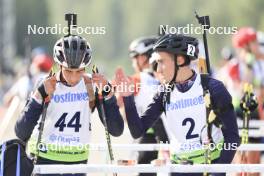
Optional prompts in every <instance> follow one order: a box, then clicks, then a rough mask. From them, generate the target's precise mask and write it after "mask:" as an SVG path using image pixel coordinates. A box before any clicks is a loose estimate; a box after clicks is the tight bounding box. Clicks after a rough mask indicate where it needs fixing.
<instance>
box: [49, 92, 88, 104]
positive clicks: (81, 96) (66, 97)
mask: <svg viewBox="0 0 264 176" xmlns="http://www.w3.org/2000/svg"><path fill="white" fill-rule="evenodd" d="M51 100H53V101H54V102H55V103H67V102H78V101H87V100H88V93H87V92H80V93H71V92H68V93H64V94H54V95H53V96H52V97H51Z"/></svg>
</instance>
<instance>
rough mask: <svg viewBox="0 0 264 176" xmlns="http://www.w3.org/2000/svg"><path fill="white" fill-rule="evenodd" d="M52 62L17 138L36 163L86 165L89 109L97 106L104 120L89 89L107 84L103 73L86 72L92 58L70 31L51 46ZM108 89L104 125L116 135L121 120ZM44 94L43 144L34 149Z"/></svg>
mask: <svg viewBox="0 0 264 176" xmlns="http://www.w3.org/2000/svg"><path fill="white" fill-rule="evenodd" d="M54 60H55V62H56V63H57V64H58V65H59V68H60V69H59V72H58V73H56V74H54V75H50V76H49V77H47V78H46V79H45V80H44V81H43V82H42V83H41V84H40V85H39V86H38V88H37V90H35V91H34V92H33V94H32V96H31V97H30V99H29V101H28V102H27V104H26V106H25V108H24V111H23V112H22V114H21V118H20V119H19V120H18V121H17V123H16V127H15V132H16V135H17V137H18V138H20V139H21V140H23V141H26V142H28V150H29V153H30V154H31V155H37V156H38V159H37V164H80V163H86V162H87V160H88V158H89V157H88V156H89V143H91V139H90V136H91V132H92V131H91V113H92V112H93V111H94V109H95V108H96V107H97V109H98V113H99V117H100V120H101V121H102V122H104V120H105V119H102V118H103V116H102V109H101V107H100V108H99V103H98V102H99V101H98V97H97V96H96V95H97V94H94V90H93V88H94V86H96V87H97V89H99V91H100V89H101V90H106V89H103V87H104V86H105V85H108V86H109V85H110V84H109V83H108V81H107V80H106V79H105V77H104V76H103V75H102V74H99V73H94V74H92V76H89V75H87V74H86V73H85V68H86V67H88V65H89V64H90V62H91V47H90V44H89V43H88V42H87V41H86V40H85V39H84V38H82V37H80V36H77V35H68V36H65V37H63V38H61V39H59V40H58V41H57V42H56V44H55V46H54ZM109 87H111V86H109ZM109 87H108V89H107V90H108V91H103V92H102V95H103V98H104V100H103V105H104V114H105V118H106V125H107V129H108V131H109V133H110V134H111V135H113V136H119V135H121V134H122V132H123V129H124V122H123V119H122V117H121V115H120V113H119V108H118V106H117V103H116V97H115V96H114V95H113V93H112V91H111V90H110V89H109ZM47 97H50V102H49V105H48V107H47V109H46V118H45V123H44V128H43V131H42V136H41V142H40V145H38V147H36V144H37V142H38V134H39V131H40V130H39V126H40V123H39V122H40V117H41V114H42V111H43V109H44V100H46V99H47ZM103 124H105V123H103ZM102 130H103V129H102ZM53 175H54V174H53ZM59 175H60V174H59ZM74 175H76V176H77V175H78V176H79V175H85V174H74Z"/></svg>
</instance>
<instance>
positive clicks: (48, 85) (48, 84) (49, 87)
mask: <svg viewBox="0 0 264 176" xmlns="http://www.w3.org/2000/svg"><path fill="white" fill-rule="evenodd" d="M56 82H57V80H56V76H55V75H53V76H51V77H48V78H46V79H45V80H44V82H43V84H44V87H45V91H46V93H47V94H48V95H49V96H50V95H52V94H53V93H54V91H55V89H56Z"/></svg>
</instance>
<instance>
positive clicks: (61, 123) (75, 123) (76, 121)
mask: <svg viewBox="0 0 264 176" xmlns="http://www.w3.org/2000/svg"><path fill="white" fill-rule="evenodd" d="M67 115H68V113H67V112H65V113H63V114H62V115H61V117H60V118H59V120H58V121H57V122H56V123H55V128H59V131H61V132H62V131H63V130H64V128H65V127H67V128H74V131H75V132H79V129H80V128H81V127H82V125H81V124H80V111H78V112H76V113H75V114H74V115H73V117H72V118H71V120H70V121H69V122H68V123H67V125H66V122H65V121H66V116H67Z"/></svg>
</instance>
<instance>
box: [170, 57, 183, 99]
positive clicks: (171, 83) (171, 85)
mask: <svg viewBox="0 0 264 176" xmlns="http://www.w3.org/2000/svg"><path fill="white" fill-rule="evenodd" d="M173 60H174V66H175V69H174V75H173V78H172V80H171V81H170V82H169V84H168V89H167V90H166V102H167V103H168V104H169V103H170V94H171V92H172V91H173V89H174V86H175V85H174V83H175V82H176V77H177V74H178V71H179V68H180V67H184V66H186V65H188V62H187V61H186V60H187V59H184V63H183V64H181V65H178V63H177V55H173Z"/></svg>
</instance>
